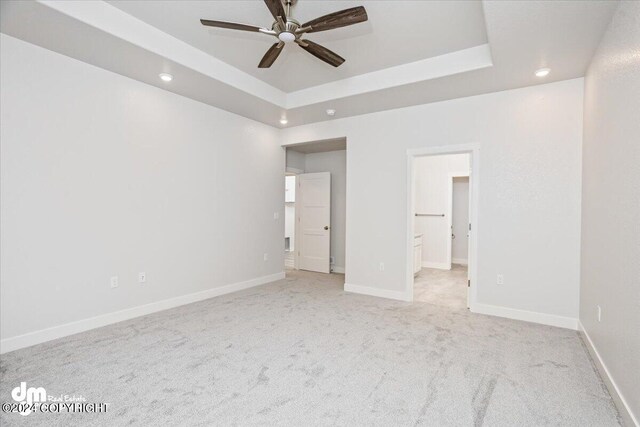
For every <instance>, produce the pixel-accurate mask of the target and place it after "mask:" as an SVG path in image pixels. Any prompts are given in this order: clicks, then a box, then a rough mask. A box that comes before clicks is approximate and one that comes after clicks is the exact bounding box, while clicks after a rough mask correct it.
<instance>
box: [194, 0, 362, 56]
mask: <svg viewBox="0 0 640 427" xmlns="http://www.w3.org/2000/svg"><path fill="white" fill-rule="evenodd" d="M296 1H297V0H285V1H284V3H285V4H286V8H287V10H286V13H285V7H284V5H283V2H282V0H264V2H265V4H266V5H267V7H268V8H269V12H271V15H273V17H274V18H275V21H274V23H273V24H272V25H271V29H267V28H262V27H255V26H253V25H246V24H237V23H235V22H224V21H211V20H209V19H201V20H200V22H201V23H202V25H206V26H209V27H218V28H227V29H231V30H241V31H253V32H259V33H263V34H267V35H270V36H274V37H277V38H278V42H276V43H274V44H273V46H271V47H270V48H269V50H268V51H267V53H266V54H265V55H264V56H263V57H262V60H261V61H260V63H259V64H258V67H259V68H269V67H271V65H272V64H273V63H274V62H275V60H276V59H277V58H278V56H279V55H280V53H281V52H282V48H283V47H284V45H285V44H286V43H290V42H294V43H296V44H297V45H298V46H300V47H301V48H303V49H304V50H306V51H307V52H309V53H310V54H312V55H313V56H315V57H316V58H319V59H321V60H323V61H324V62H326V63H327V64H330V65H333V66H334V67H339V66H340V65H342V63H343V62H344V61H345V60H344V58H342V57H341V56H340V55H338V54H336V53H335V52H332V51H330V50H329V49H327V48H326V47H323V46H321V45H319V44H318V43H314V42H312V41H311V40H309V39H302V36H303V35H304V34H306V33H317V32H319V31H327V30H332V29H334V28H340V27H346V26H348V25H353V24H357V23H359V22H364V21H366V20H367V19H368V18H367V11H366V10H365V9H364V7H363V6H358V7H352V8H350V9H345V10H341V11H338V12H333V13H330V14H328V15H324V16H321V17H320V18H316V19H314V20H312V21H309V22H306V23H304V24H302V25H301V24H300V23H299V22H298V21H296V20H295V19H293V18H291V6H292V5H293V4H294V3H295V2H296Z"/></svg>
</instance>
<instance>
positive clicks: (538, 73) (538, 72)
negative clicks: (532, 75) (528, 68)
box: [536, 68, 551, 77]
mask: <svg viewBox="0 0 640 427" xmlns="http://www.w3.org/2000/svg"><path fill="white" fill-rule="evenodd" d="M550 72H551V70H550V69H549V68H540V69H539V70H536V76H537V77H545V76H547V74H549V73H550Z"/></svg>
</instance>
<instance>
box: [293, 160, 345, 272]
mask: <svg viewBox="0 0 640 427" xmlns="http://www.w3.org/2000/svg"><path fill="white" fill-rule="evenodd" d="M304 164H305V167H304V170H305V172H308V173H312V172H330V173H331V256H332V257H333V258H334V264H333V265H332V268H333V269H334V271H336V272H342V273H343V272H344V270H345V236H346V204H347V193H346V191H347V151H346V150H340V151H327V152H325V153H310V154H307V155H306V156H305V162H304Z"/></svg>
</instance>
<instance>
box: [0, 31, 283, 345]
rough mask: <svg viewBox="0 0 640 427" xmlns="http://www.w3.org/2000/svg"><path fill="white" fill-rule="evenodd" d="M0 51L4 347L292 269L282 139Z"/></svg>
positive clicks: (13, 46)
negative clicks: (286, 252)
mask: <svg viewBox="0 0 640 427" xmlns="http://www.w3.org/2000/svg"><path fill="white" fill-rule="evenodd" d="M0 43H1V49H0V51H1V55H2V56H1V61H0V63H1V79H2V80H1V90H2V97H1V114H2V115H1V121H2V130H1V142H2V144H1V154H2V155H1V157H2V160H1V161H2V163H1V167H2V175H1V176H2V188H1V191H2V207H1V218H2V220H1V221H2V222H1V226H2V238H1V244H2V258H1V262H2V275H1V286H0V292H1V300H2V302H1V313H2V314H1V329H0V331H1V337H2V340H3V343H4V344H6V342H7V341H5V340H7V339H10V338H13V337H16V336H18V335H21V334H27V333H30V332H34V331H38V330H41V329H43V328H48V327H53V326H57V325H61V324H66V323H68V322H74V321H78V320H81V319H86V318H90V317H92V316H99V315H103V314H106V313H112V312H115V311H119V310H124V309H127V308H131V307H136V306H140V305H143V304H148V303H151V302H155V301H160V300H164V299H168V298H174V297H178V296H181V295H185V294H191V293H194V292H199V291H203V290H207V289H211V288H218V287H222V286H224V285H229V284H233V283H237V282H242V281H246V280H250V279H255V278H259V277H264V276H270V275H274V274H276V273H279V272H281V271H282V269H283V238H282V235H283V230H284V223H283V219H282V218H283V216H282V215H281V216H280V218H281V219H279V220H277V221H275V220H274V216H273V214H274V212H283V210H284V209H283V206H284V192H283V185H284V179H283V170H284V160H285V159H284V151H283V150H282V148H281V147H280V145H279V139H278V136H279V133H278V130H277V129H275V128H271V127H269V126H266V125H263V124H260V123H257V122H254V121H251V120H248V119H244V118H242V117H240V116H236V115H233V114H230V113H227V112H224V111H222V110H219V109H216V108H213V107H210V106H207V105H205V104H201V103H198V102H196V101H192V100H189V99H187V98H183V97H180V96H178V95H175V94H172V93H169V92H167V91H163V90H161V89H158V88H155V87H152V86H148V85H145V84H143V83H140V82H137V81H134V80H131V79H128V78H125V77H122V76H120V75H117V74H114V73H111V72H107V71H104V70H102V69H99V68H96V67H93V66H90V65H87V64H85V63H82V62H79V61H76V60H73V59H70V58H68V57H65V56H62V55H59V54H57V53H53V52H51V51H48V50H45V49H42V48H40V47H36V46H33V45H30V44H27V43H25V42H22V41H19V40H17V39H13V38H11V37H8V36H5V35H2V36H1V39H0ZM249 242H250V244H248V243H249ZM263 253H268V254H269V260H268V261H267V262H265V261H263ZM139 271H144V272H146V274H147V283H146V284H144V285H140V284H138V283H137V273H138V272H139ZM115 275H118V276H119V279H120V286H119V287H118V288H116V289H111V288H110V284H109V278H110V276H115ZM4 344H3V349H4V348H5V347H4Z"/></svg>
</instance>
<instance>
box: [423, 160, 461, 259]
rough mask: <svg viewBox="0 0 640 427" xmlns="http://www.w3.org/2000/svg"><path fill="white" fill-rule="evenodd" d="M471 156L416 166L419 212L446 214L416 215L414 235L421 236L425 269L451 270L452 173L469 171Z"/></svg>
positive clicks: (429, 161)
mask: <svg viewBox="0 0 640 427" xmlns="http://www.w3.org/2000/svg"><path fill="white" fill-rule="evenodd" d="M469 157H470V156H469V154H449V155H442V156H424V157H418V158H417V159H416V161H415V163H414V175H415V176H414V180H415V181H414V182H415V196H414V197H415V198H414V206H415V212H417V213H432V214H445V216H444V217H436V216H417V217H416V218H415V232H416V233H417V234H422V266H423V267H428V268H444V269H449V267H450V265H449V250H450V240H451V228H450V224H451V218H449V203H450V202H451V200H450V194H449V193H450V191H451V174H452V173H459V172H467V173H468V172H469Z"/></svg>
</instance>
